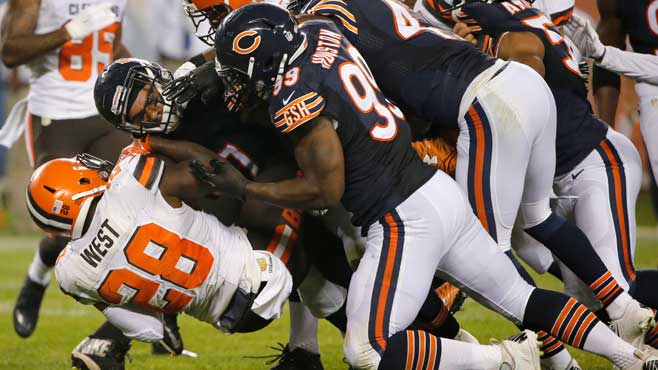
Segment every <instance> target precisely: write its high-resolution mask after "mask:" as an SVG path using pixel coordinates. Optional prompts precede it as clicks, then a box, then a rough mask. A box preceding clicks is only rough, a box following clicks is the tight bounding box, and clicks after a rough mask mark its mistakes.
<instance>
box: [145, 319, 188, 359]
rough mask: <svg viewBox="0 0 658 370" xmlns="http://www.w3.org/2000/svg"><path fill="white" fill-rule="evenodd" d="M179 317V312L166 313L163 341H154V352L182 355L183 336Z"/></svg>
mask: <svg viewBox="0 0 658 370" xmlns="http://www.w3.org/2000/svg"><path fill="white" fill-rule="evenodd" d="M177 317H178V314H165V315H164V338H163V340H162V341H161V342H158V343H153V346H152V347H151V353H152V354H154V355H180V354H181V353H182V352H183V337H182V336H181V334H180V328H179V327H178V321H177ZM165 346H167V347H165Z"/></svg>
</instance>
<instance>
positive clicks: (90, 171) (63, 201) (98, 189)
mask: <svg viewBox="0 0 658 370" xmlns="http://www.w3.org/2000/svg"><path fill="white" fill-rule="evenodd" d="M113 167H114V165H113V164H112V163H111V162H108V161H105V160H102V159H100V158H96V157H94V156H92V155H89V154H81V155H78V156H76V157H75V158H58V159H53V160H51V161H49V162H46V163H44V164H43V165H41V166H40V167H39V168H37V170H36V171H34V173H33V174H32V177H31V178H30V181H29V183H28V185H27V194H26V197H27V208H28V210H29V212H30V216H32V219H33V220H34V222H35V223H36V224H37V225H38V226H39V227H40V228H41V229H43V230H44V231H46V232H49V233H52V234H55V235H60V236H67V237H72V238H73V239H76V238H79V237H80V236H81V235H82V234H83V230H84V229H85V220H86V218H87V215H88V213H89V211H90V209H92V208H93V207H92V203H94V202H93V201H94V199H100V198H98V196H99V195H101V194H102V193H103V192H104V191H105V189H106V186H107V179H108V178H109V176H110V173H111V172H112V168H113Z"/></svg>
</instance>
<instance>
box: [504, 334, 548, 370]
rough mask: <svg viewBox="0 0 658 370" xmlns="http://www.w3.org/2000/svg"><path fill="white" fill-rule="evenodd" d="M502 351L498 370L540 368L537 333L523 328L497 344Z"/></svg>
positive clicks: (538, 369) (535, 369)
mask: <svg viewBox="0 0 658 370" xmlns="http://www.w3.org/2000/svg"><path fill="white" fill-rule="evenodd" d="M497 345H498V346H499V347H500V349H501V352H502V357H503V359H502V363H501V365H500V368H499V369H500V370H541V366H540V364H539V348H540V347H541V342H539V341H538V340H537V334H535V333H534V332H532V331H530V330H524V331H522V332H521V333H519V334H516V335H514V336H512V337H510V338H509V339H507V340H504V341H502V342H501V343H499V344H497Z"/></svg>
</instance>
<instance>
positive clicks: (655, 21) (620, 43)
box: [592, 0, 658, 209]
mask: <svg viewBox="0 0 658 370" xmlns="http://www.w3.org/2000/svg"><path fill="white" fill-rule="evenodd" d="M597 4H598V9H599V13H600V14H601V20H600V23H599V25H598V28H597V30H598V32H599V35H600V37H601V41H602V42H603V44H605V45H611V46H615V47H617V48H620V49H622V50H623V49H625V48H626V39H627V38H628V40H629V41H630V44H631V46H632V47H633V50H634V51H635V52H638V53H643V54H650V55H658V2H656V1H653V0H627V1H621V0H598V1H597ZM606 49H607V48H606ZM606 54H608V52H607V51H606ZM653 72H654V73H655V72H656V68H655V67H654V69H653ZM592 84H593V87H594V97H595V98H596V103H597V104H596V105H597V109H598V113H599V115H600V116H601V117H602V118H603V119H604V120H605V121H606V122H608V123H610V124H612V125H614V122H615V114H616V112H617V102H618V100H619V88H620V80H619V76H618V75H617V74H615V73H612V72H610V71H607V70H605V69H604V68H601V67H595V68H594V70H593V80H592ZM635 91H636V93H637V95H638V99H639V110H640V129H641V130H642V137H643V139H644V142H645V144H646V148H647V152H648V153H649V160H650V163H651V170H652V174H653V179H654V189H653V190H654V192H655V191H656V189H655V180H656V179H658V107H657V106H656V104H655V101H656V99H658V86H656V84H655V83H654V84H649V83H646V82H642V83H638V84H636V85H635ZM654 207H656V209H658V194H654Z"/></svg>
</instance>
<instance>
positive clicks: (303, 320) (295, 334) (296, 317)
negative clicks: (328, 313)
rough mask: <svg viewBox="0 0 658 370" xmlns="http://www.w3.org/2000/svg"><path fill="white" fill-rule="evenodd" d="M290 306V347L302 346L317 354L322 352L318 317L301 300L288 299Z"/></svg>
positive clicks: (292, 348)
mask: <svg viewBox="0 0 658 370" xmlns="http://www.w3.org/2000/svg"><path fill="white" fill-rule="evenodd" d="M288 304H289V306H290V339H289V340H288V348H289V349H290V350H291V351H292V350H294V349H295V348H302V349H305V350H307V351H309V352H313V353H316V354H319V353H320V344H318V319H317V318H315V316H313V314H311V311H309V309H308V308H306V306H304V304H303V303H301V302H291V301H288Z"/></svg>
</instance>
